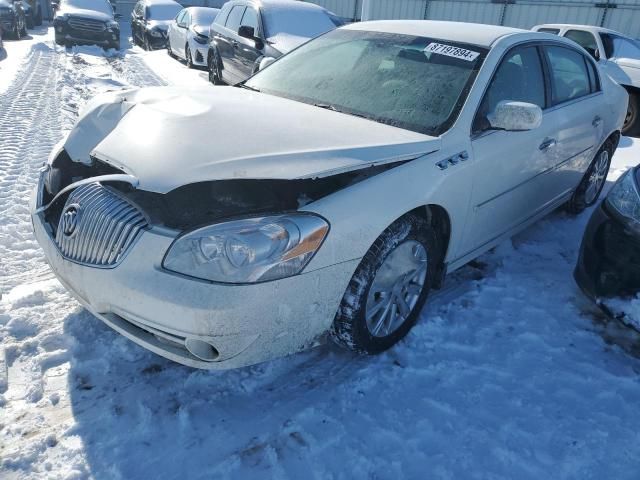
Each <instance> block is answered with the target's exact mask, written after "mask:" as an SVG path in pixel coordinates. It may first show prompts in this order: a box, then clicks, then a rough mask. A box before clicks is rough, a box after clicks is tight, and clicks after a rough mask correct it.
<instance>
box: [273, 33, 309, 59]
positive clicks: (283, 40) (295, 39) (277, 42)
mask: <svg viewBox="0 0 640 480" xmlns="http://www.w3.org/2000/svg"><path fill="white" fill-rule="evenodd" d="M309 40H311V38H310V37H300V36H298V35H291V34H289V33H282V32H281V33H278V34H277V35H274V36H273V37H269V38H267V41H268V42H269V44H270V45H271V46H272V47H273V48H275V49H276V50H278V51H279V52H280V53H283V54H284V53H289V52H290V51H291V50H293V49H294V48H298V47H299V46H300V45H302V44H303V43H306V42H308V41H309Z"/></svg>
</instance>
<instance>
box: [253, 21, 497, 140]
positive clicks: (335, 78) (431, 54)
mask: <svg viewBox="0 0 640 480" xmlns="http://www.w3.org/2000/svg"><path fill="white" fill-rule="evenodd" d="M486 52H487V50H486V49H485V48H482V47H478V46H474V45H461V44H455V43H452V42H446V41H444V40H443V41H439V40H436V39H431V38H425V37H415V36H409V35H396V34H389V33H378V32H364V31H354V30H334V31H333V32H330V33H327V34H326V35H323V36H322V37H320V38H317V39H316V40H312V41H311V42H309V43H307V44H305V45H303V46H302V47H300V48H298V49H297V50H294V51H293V52H292V53H290V54H288V55H285V56H284V57H282V58H281V59H280V60H279V61H277V62H275V63H273V64H272V65H270V66H269V67H268V68H265V69H264V70H262V71H260V72H259V73H258V74H257V75H255V76H254V77H252V78H251V79H249V80H248V81H247V82H246V86H247V87H249V88H253V89H257V90H260V91H262V92H265V93H268V94H271V95H277V96H281V97H285V98H290V99H293V100H297V101H300V102H304V103H309V104H312V105H316V106H319V107H323V108H329V109H332V110H337V111H339V112H343V113H348V114H352V115H358V116H363V117H365V118H368V119H370V120H374V121H376V122H380V123H384V124H387V125H393V126H396V127H399V128H404V129H406V130H412V131H415V132H419V133H424V134H427V135H439V134H441V133H442V132H444V131H446V130H447V129H448V128H449V127H450V126H451V125H452V124H453V122H454V121H455V119H456V117H457V116H458V112H459V111H460V108H461V107H462V104H463V103H464V100H465V99H466V96H467V93H468V91H469V89H470V88H471V85H472V83H473V80H474V79H475V76H476V74H477V72H478V70H479V68H480V65H481V64H482V61H483V59H484V56H485V54H486Z"/></svg>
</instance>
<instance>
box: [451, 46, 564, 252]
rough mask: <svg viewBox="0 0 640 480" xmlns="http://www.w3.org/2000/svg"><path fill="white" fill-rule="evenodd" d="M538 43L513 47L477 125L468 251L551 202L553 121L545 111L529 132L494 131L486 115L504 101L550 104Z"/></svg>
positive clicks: (487, 94) (488, 93)
mask: <svg viewBox="0 0 640 480" xmlns="http://www.w3.org/2000/svg"><path fill="white" fill-rule="evenodd" d="M547 91H548V90H547V86H546V84H545V80H544V74H543V68H542V57H541V52H540V49H539V47H537V46H536V45H531V44H530V45H524V46H517V47H514V48H513V49H512V50H510V51H509V52H508V53H507V54H506V55H505V57H504V58H503V60H502V62H501V63H500V65H499V66H498V68H497V69H496V71H495V73H494V77H493V79H492V80H491V83H490V84H489V88H488V89H487V91H486V92H485V95H484V98H483V100H482V102H481V104H480V107H479V109H478V112H477V113H476V118H475V121H474V125H473V135H472V142H471V144H472V149H473V156H474V159H475V162H474V163H475V166H474V168H475V175H474V183H473V191H472V194H471V202H472V203H471V205H470V207H471V209H470V210H471V213H470V217H469V222H468V223H467V227H466V230H467V231H466V234H465V236H464V237H465V240H464V241H463V252H465V255H466V254H469V253H471V252H473V251H475V250H477V249H480V248H482V247H484V246H486V245H487V244H489V243H491V242H492V241H493V240H496V239H497V238H498V237H500V236H501V235H503V234H505V233H507V232H509V231H511V230H513V229H515V228H517V227H518V226H520V225H522V224H523V223H525V222H526V221H527V220H528V219H530V218H531V217H533V216H534V215H535V214H536V212H539V211H541V210H542V209H544V207H545V206H546V205H547V204H548V203H549V202H551V201H552V198H551V196H550V195H549V194H548V192H547V189H546V182H547V177H548V175H545V173H547V172H548V171H549V169H550V168H552V167H553V165H554V164H555V161H556V158H555V157H556V148H555V147H556V143H555V132H554V126H553V125H552V124H551V123H550V122H549V121H548V119H546V118H545V115H543V120H542V124H541V126H540V127H538V128H536V129H534V130H529V131H504V130H492V129H491V126H490V125H489V122H488V120H487V115H488V114H490V113H491V112H492V111H493V110H494V109H495V107H496V105H497V104H498V102H500V101H502V100H514V101H521V102H527V103H533V104H535V105H538V106H539V107H540V108H542V109H543V110H544V109H545V108H546V106H547V96H548V94H547Z"/></svg>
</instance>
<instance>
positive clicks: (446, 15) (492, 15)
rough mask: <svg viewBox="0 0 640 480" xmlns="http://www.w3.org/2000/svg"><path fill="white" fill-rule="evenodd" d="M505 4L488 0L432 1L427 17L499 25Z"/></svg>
mask: <svg viewBox="0 0 640 480" xmlns="http://www.w3.org/2000/svg"><path fill="white" fill-rule="evenodd" d="M503 8H504V5H498V4H494V3H488V2H486V1H475V2H473V1H466V2H465V1H458V2H451V1H443V0H437V1H430V2H429V6H428V9H427V18H429V19H430V20H453V21H457V22H474V23H489V24H493V25H497V24H499V23H500V17H501V15H502V10H503Z"/></svg>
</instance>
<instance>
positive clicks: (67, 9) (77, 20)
mask: <svg viewBox="0 0 640 480" xmlns="http://www.w3.org/2000/svg"><path fill="white" fill-rule="evenodd" d="M116 18H119V15H115V14H114V12H113V7H112V6H111V3H109V2H108V1H107V0H62V1H61V2H60V6H59V8H58V10H57V11H56V16H55V18H54V19H53V27H54V29H55V40H56V43H57V44H58V45H66V46H70V45H76V44H88V45H99V46H101V47H104V48H115V49H117V50H119V49H120V25H119V24H118V22H117V21H116Z"/></svg>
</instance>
